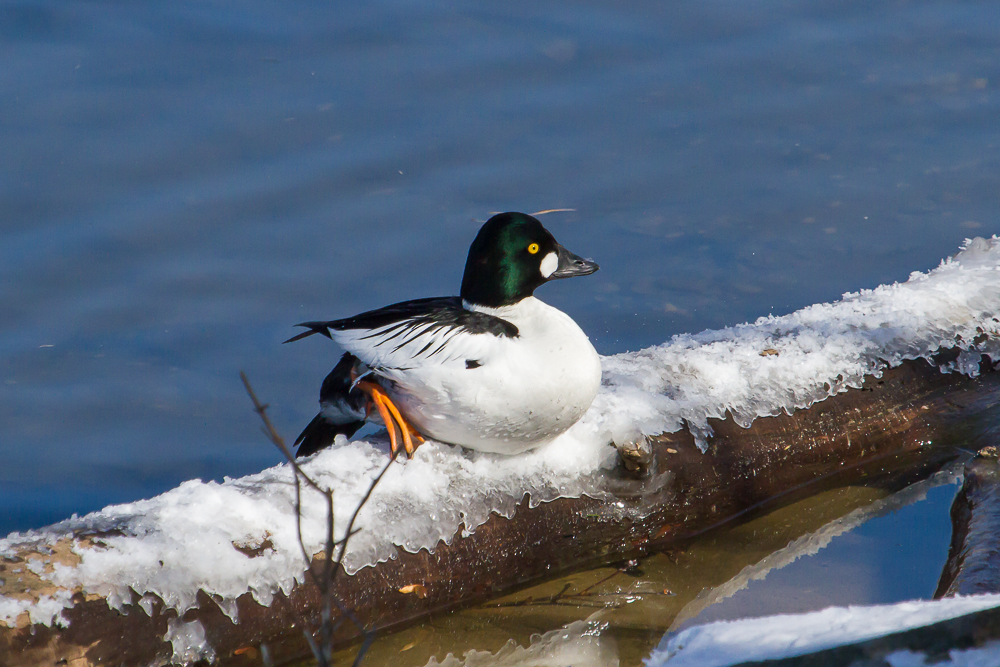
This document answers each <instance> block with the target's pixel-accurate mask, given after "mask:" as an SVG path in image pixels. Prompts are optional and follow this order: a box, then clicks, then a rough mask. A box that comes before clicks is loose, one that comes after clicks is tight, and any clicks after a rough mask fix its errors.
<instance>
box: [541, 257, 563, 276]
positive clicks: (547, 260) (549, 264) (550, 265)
mask: <svg viewBox="0 0 1000 667" xmlns="http://www.w3.org/2000/svg"><path fill="white" fill-rule="evenodd" d="M558 266H559V257H558V256H557V255H556V254H555V253H554V252H550V253H549V254H548V255H546V256H545V257H544V258H543V259H542V265H541V266H540V267H538V268H539V269H540V270H541V272H542V277H543V278H548V277H549V276H551V275H552V273H553V272H554V271H555V270H556V267H558Z"/></svg>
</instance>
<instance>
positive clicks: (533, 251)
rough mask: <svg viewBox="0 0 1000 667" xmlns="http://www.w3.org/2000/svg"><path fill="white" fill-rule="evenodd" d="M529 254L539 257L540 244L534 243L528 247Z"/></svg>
mask: <svg viewBox="0 0 1000 667" xmlns="http://www.w3.org/2000/svg"><path fill="white" fill-rule="evenodd" d="M528 252H530V253H531V254H532V255H537V254H538V244H537V243H532V244H531V245H529V246H528Z"/></svg>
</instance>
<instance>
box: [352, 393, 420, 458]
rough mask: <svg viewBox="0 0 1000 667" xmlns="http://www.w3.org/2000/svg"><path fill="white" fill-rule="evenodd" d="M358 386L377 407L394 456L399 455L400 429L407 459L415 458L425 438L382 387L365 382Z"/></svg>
mask: <svg viewBox="0 0 1000 667" xmlns="http://www.w3.org/2000/svg"><path fill="white" fill-rule="evenodd" d="M356 386H357V388H358V389H360V390H361V391H363V392H364V393H366V394H368V397H369V398H370V399H371V402H372V405H374V406H375V409H376V410H378V413H379V415H380V416H381V417H382V421H383V422H384V423H385V429H386V430H387V431H388V432H389V448H390V450H391V451H392V456H394V457H395V456H396V455H397V454H398V453H399V438H398V437H397V436H396V430H397V429H399V433H400V435H401V436H402V440H403V449H404V450H405V451H406V457H407V458H413V452H414V451H416V449H417V447H418V446H419V445H420V443H422V442H424V438H423V436H422V435H420V433H418V432H417V430H416V429H414V428H413V427H412V426H410V424H409V422H407V421H406V420H405V419H404V418H403V415H402V414H400V412H399V408H397V407H396V405H395V403H393V402H392V399H390V398H389V396H388V395H387V394H386V393H385V390H384V389H383V388H382V387H380V386H379V385H377V384H375V383H374V382H367V381H364V380H363V381H361V382H358V383H357V385H356ZM414 440H416V441H417V444H413V441H414Z"/></svg>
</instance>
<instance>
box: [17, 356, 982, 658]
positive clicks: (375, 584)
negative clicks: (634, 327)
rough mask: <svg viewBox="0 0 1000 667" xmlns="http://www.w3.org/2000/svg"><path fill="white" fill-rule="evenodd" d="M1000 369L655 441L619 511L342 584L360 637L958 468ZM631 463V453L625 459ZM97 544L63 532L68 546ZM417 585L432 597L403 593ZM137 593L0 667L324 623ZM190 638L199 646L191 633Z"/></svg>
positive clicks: (580, 501) (527, 521)
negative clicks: (362, 630)
mask: <svg viewBox="0 0 1000 667" xmlns="http://www.w3.org/2000/svg"><path fill="white" fill-rule="evenodd" d="M939 361H940V362H941V363H944V359H939ZM991 368H992V364H991V363H990V362H989V360H984V362H983V366H982V371H983V373H982V374H981V375H980V376H978V377H976V378H969V377H967V376H964V375H959V374H955V373H941V372H940V371H939V369H938V368H936V367H935V366H934V365H932V364H930V363H928V362H925V361H912V362H905V363H903V364H902V365H900V366H898V367H896V368H893V369H888V370H886V371H885V372H884V373H883V374H882V376H881V378H875V377H869V378H867V379H866V381H865V383H864V385H863V386H862V387H861V388H860V389H855V390H849V391H847V392H845V393H841V394H838V395H836V396H833V397H831V398H829V399H827V400H825V401H822V402H820V403H817V404H815V405H813V406H812V407H811V408H809V409H808V410H803V411H799V412H796V413H794V414H792V415H779V416H775V417H765V418H761V419H758V420H756V421H755V422H754V423H753V425H752V426H751V427H750V428H749V429H744V428H742V427H740V426H738V425H737V424H735V423H734V422H733V420H731V419H727V420H724V421H721V420H714V421H713V422H711V427H712V429H713V431H714V436H713V438H712V439H711V440H710V443H709V448H708V451H707V452H706V453H704V454H703V453H702V452H700V451H699V450H698V448H697V447H696V446H695V441H694V438H693V437H692V436H691V435H690V433H688V432H686V431H682V432H679V433H673V434H665V435H662V436H660V437H657V438H653V439H652V440H651V441H650V444H651V446H650V448H649V451H648V452H647V454H646V457H645V458H644V459H643V460H642V461H640V462H639V463H640V464H641V468H642V470H641V471H629V470H628V467H635V466H634V465H632V466H628V467H627V466H626V465H622V466H620V467H619V468H618V469H617V470H616V471H615V473H614V474H609V475H607V476H606V479H605V484H606V488H605V490H606V491H607V492H608V493H610V494H612V495H613V498H614V500H613V501H612V502H609V501H608V500H604V499H594V498H589V497H581V498H560V499H557V500H554V501H552V502H548V503H543V504H540V505H538V506H536V507H529V506H528V504H527V503H522V504H521V505H520V506H519V507H518V509H517V512H516V513H515V514H514V516H513V517H512V518H510V519H506V518H503V517H500V516H496V515H494V516H492V517H491V518H490V519H489V520H488V521H487V522H486V523H485V524H483V525H481V526H479V527H478V528H477V529H476V530H475V532H474V533H472V534H469V535H464V536H463V535H457V536H456V537H455V539H454V540H453V541H452V542H451V543H439V544H438V545H437V546H436V547H435V548H434V550H433V551H427V550H421V551H419V552H418V553H410V552H408V551H405V550H403V549H399V550H398V553H397V557H396V558H395V559H394V560H389V561H384V562H381V563H378V564H377V565H375V566H370V567H364V568H362V569H360V570H358V571H357V572H355V573H354V574H351V575H347V573H344V572H342V573H341V576H340V577H339V578H338V579H337V580H336V587H337V589H336V593H337V596H338V597H339V599H340V600H341V601H342V602H343V604H344V605H345V606H346V607H348V608H350V609H352V610H353V612H354V614H356V616H357V618H358V620H359V621H360V623H361V624H362V625H363V626H365V627H368V628H372V629H375V630H376V631H380V632H385V631H389V630H391V629H393V628H395V627H400V626H402V625H405V624H407V623H412V622H413V621H415V620H417V619H420V618H423V617H426V616H427V615H429V614H433V613H437V612H441V611H444V610H448V609H453V608H455V607H457V606H460V605H467V604H471V603H475V602H478V601H482V600H485V599H488V598H490V597H493V596H495V595H497V594H499V593H502V592H505V591H510V590H512V589H514V588H516V587H518V586H520V585H524V584H527V583H530V582H536V581H538V580H540V579H543V578H546V577H550V576H553V575H554V574H556V573H560V572H565V571H567V570H570V569H574V568H580V567H584V566H587V565H593V564H596V563H601V562H610V561H613V560H617V559H621V558H623V557H630V556H636V555H641V554H643V553H648V552H649V551H651V550H654V549H661V548H664V547H666V546H668V545H670V544H674V543H678V542H680V541H683V540H686V539H689V538H691V537H693V536H695V535H697V534H699V533H702V532H704V531H706V530H710V529H712V528H713V527H717V526H719V525H722V524H724V523H726V522H729V521H734V520H739V519H740V518H741V517H747V516H749V515H751V514H752V513H754V512H755V511H762V510H763V509H764V508H765V507H773V506H775V505H776V504H780V503H783V502H789V501H791V500H794V499H797V498H801V497H802V496H803V495H804V494H809V493H814V492H815V491H816V490H818V489H821V488H829V487H831V486H836V485H842V484H860V483H868V484H878V483H880V482H884V481H885V480H887V479H889V478H898V476H899V475H900V474H908V475H912V476H913V477H914V479H917V478H920V477H922V476H926V475H927V474H930V472H933V471H934V470H936V469H938V468H939V467H940V466H941V465H942V464H943V463H944V462H946V461H948V460H951V459H953V458H954V457H955V456H956V452H955V449H954V444H955V443H956V442H959V443H961V444H963V445H966V446H967V444H966V443H967V442H968V440H967V438H968V437H970V434H975V433H977V432H983V431H984V430H985V429H982V428H980V427H978V426H977V420H979V419H983V418H985V415H987V414H988V413H989V410H990V408H991V407H993V406H994V405H996V404H997V402H998V398H1000V378H998V374H997V373H993V372H989V369H991ZM635 458H636V457H634V456H632V457H630V456H629V455H628V454H626V456H625V457H624V460H625V461H630V460H634V459H635ZM638 458H643V457H638ZM99 540H100V536H95V535H66V541H67V545H66V546H68V544H69V543H72V542H73V541H85V542H86V541H91V542H92V541H99ZM250 557H252V553H251V554H250ZM31 558H36V559H41V561H42V562H48V563H51V562H54V561H60V560H61V561H64V562H70V563H71V562H72V560H73V553H72V552H71V551H70V549H68V548H62V549H55V550H53V552H52V553H47V554H37V553H29V552H28V550H26V552H25V553H22V554H19V555H17V556H15V557H14V558H13V559H12V558H9V557H8V558H7V559H6V561H5V562H4V564H3V568H4V569H3V572H2V573H0V578H2V579H4V584H3V589H2V591H0V592H2V593H4V594H9V593H10V592H13V591H17V590H19V589H24V588H28V589H32V587H33V586H34V587H35V588H34V589H33V590H32V594H33V595H35V596H36V597H37V596H40V595H43V594H49V595H51V594H52V593H53V591H52V590H51V587H48V588H45V587H42V588H39V587H38V584H39V580H38V578H37V577H35V578H34V579H32V576H33V575H32V573H31V571H30V570H28V569H26V568H16V567H15V566H16V565H17V564H18V563H17V562H11V561H12V560H13V561H17V560H18V559H20V561H21V562H22V563H25V562H27V561H28V560H29V559H31ZM16 569H20V570H21V571H20V572H14V570H16ZM36 569H37V568H36ZM414 584H416V585H419V586H420V587H422V589H421V590H422V592H423V593H424V597H420V596H418V595H415V594H406V593H401V592H400V590H401V589H404V588H405V587H407V586H412V585H414ZM143 592H144V591H138V590H137V591H135V593H134V594H133V599H132V600H131V601H127V602H126V603H125V604H124V605H123V606H122V607H123V611H124V613H122V612H119V611H116V610H114V609H112V608H110V607H109V605H108V602H107V601H106V600H105V599H103V598H99V597H96V596H93V595H86V594H84V593H83V592H80V591H75V592H72V594H73V595H74V600H73V602H74V604H73V606H72V607H71V608H69V609H66V610H65V611H64V612H63V618H64V623H65V626H64V627H58V626H55V627H49V626H46V625H43V624H39V623H22V625H21V626H20V627H14V628H4V627H0V655H3V656H4V661H5V662H4V663H3V664H5V665H10V666H11V667H16V666H19V665H40V664H56V663H58V662H59V661H61V660H62V661H74V660H75V661H77V662H73V664H80V665H91V664H92V665H96V664H108V663H111V664H127V665H132V664H136V665H138V664H157V663H160V664H162V663H166V662H169V661H171V660H184V659H186V658H189V657H191V658H193V657H198V655H199V654H192V655H189V656H186V655H185V654H184V653H183V647H184V646H185V642H188V643H189V644H191V645H196V644H198V643H199V642H204V643H207V644H208V645H209V646H211V647H212V651H213V653H212V654H210V655H206V654H205V653H204V652H202V653H200V655H201V657H203V658H215V659H216V660H218V661H219V662H221V663H223V664H242V663H243V662H245V661H246V660H247V659H248V655H249V654H251V652H249V651H241V649H246V648H247V647H259V646H260V645H266V646H267V647H268V649H269V652H270V655H271V656H272V657H273V658H274V659H275V661H276V662H277V663H278V664H280V663H281V662H283V661H287V660H291V659H293V658H296V657H301V656H303V655H305V654H306V650H307V647H306V645H305V643H304V641H303V640H302V638H301V634H300V633H299V631H298V630H296V629H295V628H296V625H297V623H300V622H301V620H302V619H306V620H310V621H311V620H315V619H316V617H317V615H318V613H319V610H320V608H321V601H320V599H319V597H318V595H317V592H316V590H315V588H314V587H312V586H310V585H300V586H297V587H295V588H294V589H293V590H292V591H291V592H290V594H288V595H285V594H282V593H278V594H277V595H275V596H274V599H273V601H272V602H271V604H270V605H269V606H264V605H262V604H260V603H258V602H257V601H256V600H255V599H254V598H253V597H252V596H251V595H250V594H249V593H248V594H244V595H242V596H240V597H239V598H238V600H237V601H236V604H237V607H238V619H239V622H238V623H233V621H231V620H230V617H229V615H227V613H226V612H224V611H223V609H222V608H221V607H220V605H219V604H217V603H216V602H215V601H213V598H212V597H210V596H209V595H207V594H204V593H202V594H200V595H199V599H198V603H197V605H196V606H194V607H192V608H191V609H188V610H187V611H186V612H185V613H184V614H183V615H182V617H181V619H180V622H177V620H176V615H177V614H176V612H175V611H174V610H172V609H169V608H166V607H165V606H164V605H163V603H162V601H159V600H154V601H153V602H152V604H149V603H147V604H146V605H145V609H146V611H144V610H143V608H140V599H141V598H142V596H141V595H140V593H143ZM147 599H148V598H147ZM147 611H148V613H147ZM195 622H197V623H195ZM171 628H172V630H173V632H172V633H171V634H169V635H168V629H171ZM186 631H190V632H191V635H190V636H184V635H183V633H184V632H186ZM202 633H203V634H202ZM165 635H167V639H164V637H165ZM356 635H357V629H356V628H355V626H353V625H351V624H348V623H342V624H340V625H339V627H338V638H339V641H340V642H349V641H352V640H353V639H355V638H356ZM169 640H173V641H169ZM178 646H180V648H181V649H182V650H180V651H179V650H178ZM247 664H249V663H247Z"/></svg>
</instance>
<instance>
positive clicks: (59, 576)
mask: <svg viewBox="0 0 1000 667" xmlns="http://www.w3.org/2000/svg"><path fill="white" fill-rule="evenodd" d="M997 312H1000V239H997V238H996V237H994V238H991V239H974V240H971V241H967V242H966V244H965V246H963V249H962V251H961V252H960V253H959V254H958V255H956V256H955V257H954V258H951V259H948V260H945V261H944V262H942V263H941V265H940V266H939V267H938V268H936V269H935V270H933V271H930V272H928V273H926V274H924V273H914V274H913V275H911V277H910V279H909V280H908V281H907V282H905V283H902V284H894V285H889V286H882V287H878V288H876V289H874V290H865V291H862V292H858V293H852V294H846V295H844V298H843V299H842V300H841V301H839V302H837V303H833V304H820V305H816V306H811V307H809V308H805V309H803V310H800V311H798V312H795V313H792V314H790V315H786V316H784V317H767V318H762V319H760V320H758V321H757V322H755V323H753V324H743V325H739V326H735V327H731V328H729V329H724V330H721V331H706V332H704V333H701V334H696V335H682V336H675V337H674V338H673V339H671V340H670V341H669V342H667V343H665V344H663V345H660V346H656V347H652V348H649V349H646V350H642V351H639V352H635V353H627V354H619V355H616V356H613V357H606V358H604V359H603V360H602V363H603V365H604V380H603V385H602V388H601V391H600V393H599V394H598V397H597V399H596V400H595V402H594V405H593V406H592V408H591V409H590V411H588V413H587V414H586V415H585V416H584V418H583V419H582V420H581V421H580V422H579V423H578V424H576V425H575V426H574V427H573V428H572V429H570V431H569V432H567V433H566V434H564V435H563V436H561V437H560V438H558V439H556V440H555V441H554V442H552V443H550V444H548V445H546V446H544V447H541V448H539V449H537V450H534V451H531V452H527V453H525V454H522V455H518V456H511V457H504V456H499V455H493V454H487V453H481V452H472V451H469V450H463V449H461V448H457V447H452V446H448V445H444V444H440V443H435V442H428V443H427V444H425V445H423V446H421V447H420V448H419V449H418V450H417V452H416V455H415V457H414V458H413V459H412V460H410V461H406V462H400V463H397V464H393V465H392V466H391V467H390V469H389V471H388V472H387V473H386V475H385V477H384V478H383V480H382V481H381V483H380V484H379V486H378V487H377V488H376V490H375V492H374V493H373V495H372V497H371V500H370V502H369V503H368V504H367V505H366V506H365V507H364V508H363V509H362V511H361V513H360V515H359V517H358V523H357V526H356V527H357V528H360V529H361V532H360V533H358V534H357V535H355V536H353V537H352V539H351V540H350V546H349V550H348V552H347V554H346V557H345V560H344V564H345V567H346V568H347V570H348V571H349V572H355V571H357V570H358V569H360V568H362V567H366V566H369V565H372V564H375V563H377V562H379V561H383V560H386V559H389V558H393V557H394V556H395V554H396V549H397V546H398V547H402V548H404V549H406V550H408V551H417V550H419V549H433V548H434V547H435V546H436V545H437V544H438V543H439V542H441V541H446V542H447V541H449V540H452V539H453V538H454V537H455V535H456V534H458V533H470V532H473V531H475V530H476V528H477V527H479V526H481V525H482V524H483V523H484V522H485V521H486V520H487V519H488V518H489V516H490V514H491V513H496V514H500V515H503V516H511V515H512V514H513V512H514V511H515V508H516V506H517V504H518V503H519V502H521V501H522V500H523V499H524V498H527V499H528V502H529V503H531V504H532V505H535V504H538V503H541V502H546V501H550V500H553V499H555V498H558V497H567V496H568V497H576V496H580V495H583V494H589V495H592V496H600V495H601V493H602V492H601V478H602V473H603V472H604V471H606V470H607V469H609V468H610V467H612V466H614V465H615V462H616V452H615V450H614V448H613V447H611V446H610V443H611V441H615V442H618V443H624V442H626V441H628V440H631V439H634V438H636V437H638V435H639V434H641V433H646V434H654V433H659V432H663V431H674V430H677V429H678V428H680V427H681V424H682V423H684V422H686V423H688V424H689V425H690V427H691V428H692V429H693V430H694V431H695V433H697V434H698V435H699V437H700V438H701V441H702V442H704V439H705V438H706V437H708V435H709V428H708V419H709V418H710V417H722V416H724V415H725V414H726V412H727V411H728V412H731V413H732V414H733V415H735V417H736V418H737V419H738V420H739V421H740V423H743V424H749V423H750V422H751V421H752V420H753V419H754V418H755V417H757V416H759V415H769V414H775V413H777V412H780V411H782V410H785V411H789V412H790V411H792V410H794V409H796V408H801V407H806V406H808V405H810V404H811V403H813V402H815V401H818V400H822V399H823V398H826V397H827V396H830V395H832V394H835V393H837V392H841V391H845V390H846V388H847V387H850V386H858V385H860V383H861V380H862V378H863V376H864V375H865V374H866V373H876V374H878V373H880V371H881V370H882V369H883V368H884V367H885V365H886V364H890V365H892V364H899V363H900V362H901V361H902V360H903V359H912V358H917V357H921V356H924V357H926V356H928V355H930V354H932V353H933V352H935V351H936V350H937V349H938V348H939V347H942V346H944V347H951V346H959V347H961V348H963V349H965V350H966V351H967V352H966V354H964V355H963V356H961V357H959V359H958V360H957V361H956V362H955V363H954V364H953V368H952V370H955V371H958V372H963V373H967V374H970V375H974V374H975V373H977V372H978V360H979V356H980V354H981V353H989V354H996V352H997V351H998V350H997V346H998V343H997V337H996V334H997V327H998V325H1000V321H998V320H997V319H996V318H995V317H994V314H995V313H997ZM765 350H776V351H777V354H767V355H764V356H762V354H761V353H762V352H764V351H765ZM995 358H1000V357H995ZM271 400H274V399H273V397H271ZM261 446H264V445H261ZM386 451H387V445H386V443H385V441H384V438H368V439H366V440H360V441H354V442H348V441H347V440H346V439H345V438H342V437H341V438H338V440H337V442H336V443H335V445H334V446H333V447H332V448H330V449H327V450H325V451H322V452H320V453H318V454H316V455H315V456H313V457H311V458H310V459H308V460H306V461H304V462H303V468H304V470H305V471H306V472H307V473H308V474H309V475H310V476H312V477H313V478H314V479H315V480H316V481H317V482H318V483H319V484H320V485H322V486H324V487H328V488H332V489H334V490H335V493H334V501H335V503H334V504H335V525H336V529H337V531H338V537H339V536H341V535H342V534H343V531H344V530H345V528H346V525H347V522H348V520H349V518H350V515H351V513H352V512H353V511H354V509H355V507H356V505H357V504H358V502H359V501H360V499H361V498H362V496H363V494H364V493H365V492H366V490H367V489H368V487H369V484H370V481H371V480H372V479H373V478H374V476H375V475H376V474H377V473H378V472H379V470H381V469H382V467H383V466H384V464H385V462H386V460H387V454H386ZM302 493H303V503H302V518H301V529H302V539H303V542H304V545H305V549H306V551H307V552H308V553H310V554H314V553H318V552H319V551H321V549H322V545H323V543H324V541H325V537H326V519H327V517H326V511H327V510H326V503H325V500H324V498H323V496H321V495H320V494H319V493H317V492H315V491H313V490H310V489H307V488H305V487H303V491H302ZM67 534H76V535H90V536H91V537H90V538H89V539H88V540H84V541H80V542H77V543H76V544H75V546H74V547H73V551H74V553H75V555H76V556H77V557H78V558H79V562H78V563H76V564H75V565H71V564H55V566H54V569H53V570H52V571H44V570H42V571H40V572H39V573H38V576H39V577H40V578H41V579H43V580H46V581H48V582H50V583H52V584H53V585H54V586H56V587H59V588H62V589H63V590H64V591H67V592H71V591H72V592H75V591H83V592H85V593H87V594H98V595H101V596H103V597H105V598H106V599H107V600H108V603H109V604H110V605H111V606H112V607H114V608H119V609H120V608H122V607H123V606H125V605H127V604H131V603H132V601H133V600H135V599H137V598H136V596H138V597H139V598H140V599H141V598H142V597H143V596H146V595H147V594H148V595H155V596H158V597H159V598H161V599H162V600H163V603H164V605H165V608H167V609H174V610H176V611H177V613H178V615H179V616H180V615H183V613H184V612H185V611H186V610H187V609H189V608H191V607H192V606H193V605H194V604H195V603H196V595H197V592H198V591H199V590H203V591H205V592H206V593H207V594H209V595H210V596H211V597H212V598H213V599H215V600H216V601H218V603H219V606H220V608H222V609H223V610H224V611H225V613H227V614H229V615H230V616H231V617H234V616H235V613H236V612H235V606H234V604H233V601H234V600H235V599H236V597H238V596H239V595H241V594H242V593H244V592H246V591H247V590H249V591H250V592H251V593H252V594H253V596H254V597H255V599H256V600H257V601H259V602H260V603H261V604H264V605H267V604H270V602H271V600H272V598H273V596H274V595H275V594H276V593H277V592H278V591H284V592H286V593H287V592H289V591H290V590H291V589H292V588H293V586H294V585H295V583H296V582H297V581H299V582H301V581H302V580H303V572H304V560H303V557H302V549H301V547H300V544H299V540H298V535H297V530H296V521H295V490H294V486H293V484H292V471H291V469H290V468H289V466H287V465H284V464H283V465H278V466H275V467H273V468H269V469H267V470H264V471H262V472H260V473H257V474H255V475H250V476H247V477H243V478H240V479H227V480H225V481H224V482H222V483H218V482H213V481H209V482H203V481H201V480H192V481H189V482H186V483H184V484H181V485H180V486H179V487H177V488H176V489H173V490H171V491H169V492H167V493H165V494H163V495H161V496H158V497H156V498H152V499H149V500H142V501H138V502H134V503H128V504H124V505H116V506H111V507H107V508H105V509H103V510H101V511H99V512H95V513H92V514H89V515H87V516H85V517H82V518H81V517H76V516H74V517H72V518H70V519H67V520H66V521H63V522H60V523H58V524H55V525H53V526H50V527H47V528H43V529H39V530H34V531H29V532H28V533H15V534H12V535H10V536H9V537H7V538H5V539H2V540H0V556H2V555H4V554H7V555H14V554H15V553H16V552H19V551H22V552H23V551H24V550H25V548H26V547H27V546H29V545H30V546H32V548H33V549H34V550H35V551H36V552H37V553H45V552H44V549H46V548H48V547H51V546H52V545H54V544H55V543H56V542H57V541H58V540H60V538H65V536H66V535H67ZM45 604H46V605H47V606H44V607H43V606H41V605H39V606H38V607H37V608H35V607H31V606H29V607H25V606H24V605H23V604H22V603H20V602H18V601H16V600H14V601H12V600H9V599H7V598H4V597H3V596H0V622H4V623H6V624H8V625H10V624H12V623H14V622H15V620H16V619H17V617H18V616H19V615H22V614H23V613H24V612H27V613H29V614H30V615H31V619H32V620H33V621H34V622H41V623H50V622H53V620H56V621H58V619H59V618H60V615H59V613H58V610H56V611H55V612H52V608H53V606H59V605H62V606H67V605H70V604H71V602H70V597H69V594H68V593H67V595H65V596H62V597H51V598H49V599H48V600H47V602H46V603H45ZM143 607H144V608H146V609H150V608H151V607H150V603H149V602H148V601H147V602H145V603H144V604H143ZM176 632H178V633H180V632H181V630H176ZM182 634H183V636H184V637H189V638H190V637H196V633H194V631H193V630H191V631H190V632H189V631H186V630H185V631H184V632H183V633H182ZM177 636H178V637H179V636H181V634H178V635H177ZM191 641H192V642H194V641H195V640H194V639H192V640H191ZM175 646H177V644H175ZM189 648H190V647H189ZM202 648H206V650H207V648H210V647H202ZM192 650H193V649H192Z"/></svg>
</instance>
